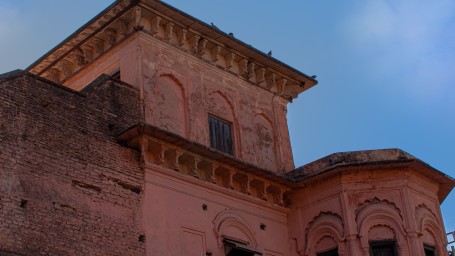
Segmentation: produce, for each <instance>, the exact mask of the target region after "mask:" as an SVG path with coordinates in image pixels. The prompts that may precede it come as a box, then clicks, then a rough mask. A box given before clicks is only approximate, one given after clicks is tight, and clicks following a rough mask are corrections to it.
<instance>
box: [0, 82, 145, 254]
mask: <svg viewBox="0 0 455 256" xmlns="http://www.w3.org/2000/svg"><path fill="white" fill-rule="evenodd" d="M138 95H139V94H138V91H137V90H136V89H134V88H131V87H129V86H127V85H124V84H118V83H114V82H112V81H110V80H109V79H107V80H106V79H99V80H98V81H95V82H94V83H93V84H91V85H89V86H88V87H87V88H86V89H85V90H84V91H83V92H81V93H78V92H75V91H71V90H69V89H67V88H64V87H62V86H60V85H57V84H54V83H52V82H49V81H46V80H43V79H41V78H37V77H35V76H34V75H31V74H26V73H19V74H17V73H16V74H10V75H2V77H1V78H0V102H1V104H0V120H1V122H0V126H1V127H0V141H1V143H0V220H1V221H0V255H145V246H144V243H143V242H141V241H140V239H139V238H140V236H141V235H142V231H141V225H140V222H141V218H140V214H139V212H140V207H141V196H140V195H141V191H142V190H143V183H142V172H141V169H140V165H139V154H138V152H136V151H134V150H131V149H129V148H126V147H123V146H121V145H119V144H118V143H117V142H116V141H115V136H114V135H115V134H117V133H119V132H121V131H123V130H125V129H126V128H128V127H129V126H131V125H132V124H134V123H136V122H138V120H140V118H141V111H140V108H139V101H138V98H139V96H138Z"/></svg>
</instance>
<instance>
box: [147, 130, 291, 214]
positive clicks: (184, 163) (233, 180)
mask: <svg viewBox="0 0 455 256" xmlns="http://www.w3.org/2000/svg"><path fill="white" fill-rule="evenodd" d="M141 150H142V151H143V152H142V155H143V161H144V164H147V165H150V164H153V165H159V166H161V167H164V168H167V169H169V171H172V172H178V173H180V174H182V175H188V176H192V177H195V178H197V179H199V180H202V181H205V182H209V183H212V184H215V185H217V186H220V187H224V188H226V189H229V190H234V191H237V192H240V193H243V194H245V195H249V196H252V197H255V198H258V199H261V200H263V201H266V202H269V203H272V204H277V205H280V206H284V205H285V203H284V197H285V193H286V192H288V191H289V188H287V187H285V186H283V185H280V184H278V183H275V182H271V181H268V180H266V179H264V178H262V177H259V176H257V175H254V174H251V173H247V172H244V171H241V170H238V169H236V168H233V167H231V166H229V165H225V164H222V163H220V162H218V161H216V160H214V159H209V158H206V157H203V156H201V155H198V154H197V153H194V152H192V151H188V150H185V149H182V148H179V147H178V146H176V145H173V144H168V143H166V142H163V141H161V140H159V139H156V138H152V137H148V136H147V137H142V147H141Z"/></svg>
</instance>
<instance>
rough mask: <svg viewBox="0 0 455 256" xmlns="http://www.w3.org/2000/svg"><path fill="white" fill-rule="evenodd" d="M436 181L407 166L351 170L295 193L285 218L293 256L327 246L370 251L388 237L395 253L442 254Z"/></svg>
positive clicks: (354, 251) (356, 252)
mask: <svg viewBox="0 0 455 256" xmlns="http://www.w3.org/2000/svg"><path fill="white" fill-rule="evenodd" d="M437 192H438V186H437V184H436V183H435V182H434V181H432V180H431V179H429V178H428V177H424V176H422V175H420V174H418V173H417V172H414V171H412V170H407V169H402V168H396V169H389V170H386V169H385V168H384V169H383V170H381V169H374V170H372V169H371V168H369V169H363V170H362V168H351V170H349V171H348V170H346V171H344V172H341V174H338V175H335V176H333V177H331V178H326V179H325V180H319V181H315V182H314V183H313V184H312V185H310V186H308V187H307V188H305V189H302V190H299V191H295V192H294V193H293V196H292V199H291V200H292V201H293V202H295V204H293V206H292V209H291V214H290V216H289V222H290V223H298V225H290V233H291V239H292V238H293V239H295V240H296V241H297V246H296V247H295V248H293V250H294V252H293V253H294V254H296V255H308V256H315V255H316V254H317V253H320V252H324V251H327V250H329V249H334V248H335V249H336V248H337V249H338V253H339V255H365V256H367V255H370V243H371V242H374V241H393V242H394V243H395V245H396V248H397V252H398V253H399V255H403V256H406V255H421V256H424V255H425V253H424V245H428V246H430V247H434V248H435V251H436V254H437V255H444V254H446V252H445V244H446V238H445V232H444V228H443V222H442V217H441V214H440V211H439V204H438V197H437Z"/></svg>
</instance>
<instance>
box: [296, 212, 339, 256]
mask: <svg viewBox="0 0 455 256" xmlns="http://www.w3.org/2000/svg"><path fill="white" fill-rule="evenodd" d="M344 240H345V238H344V228H343V221H342V218H341V217H340V216H339V215H338V214H335V213H331V212H321V213H320V214H319V215H318V216H316V217H314V218H313V220H312V221H311V222H310V223H308V227H307V229H306V230H305V251H304V254H303V255H305V256H315V255H316V254H317V253H318V252H323V251H327V250H330V249H333V248H338V254H339V255H345V249H346V248H345V243H344Z"/></svg>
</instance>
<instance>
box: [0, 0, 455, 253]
mask: <svg viewBox="0 0 455 256" xmlns="http://www.w3.org/2000/svg"><path fill="white" fill-rule="evenodd" d="M316 84H317V81H316V80H315V79H313V78H312V77H309V76H307V75H305V74H304V73H301V72H299V71H297V70H295V69H293V68H292V67H289V66H287V65H286V64H284V63H282V62H280V61H278V60H276V59H274V58H272V57H270V56H268V55H267V54H264V53H262V52H260V51H258V50H256V49H254V48H252V47H251V46H249V45H247V44H245V43H243V42H241V41H239V40H237V39H236V38H235V37H233V36H232V35H229V34H226V33H224V32H222V31H220V30H218V29H217V28H215V27H213V26H210V25H207V24H205V23H203V22H201V21H199V20H197V19H195V18H193V17H191V16H189V15H187V14H185V13H182V12H181V11H179V10H177V9H175V8H173V7H171V6H169V5H167V4H166V3H163V2H160V1H156V0H136V1H130V0H119V1H116V2H115V3H114V4H112V5H111V6H110V7H108V8H107V9H106V10H105V11H103V12H102V13H100V14H99V15H98V16H96V17H95V18H94V19H92V20H91V21H89V22H88V23H87V24H86V25H84V26H83V27H82V28H81V29H79V30H78V31H76V32H75V33H74V34H73V35H71V36H70V37H69V38H68V39H66V40H65V41H63V42H62V43H61V44H59V45H58V46H56V47H55V48H54V49H52V50H51V51H50V52H49V53H47V54H46V55H44V56H43V57H42V58H41V59H39V60H37V61H36V62H35V63H33V64H32V65H31V66H30V67H29V68H28V69H27V71H14V72H11V73H7V74H4V75H1V76H0V90H1V93H0V97H1V102H2V104H1V108H0V120H1V122H0V124H1V129H0V139H1V143H0V164H1V165H0V166H1V172H0V173H1V178H0V182H1V186H0V219H1V220H2V221H1V224H0V255H187V256H193V255H194V256H196V255H198V256H200V255H213V256H221V255H231V256H235V255H267V256H280V255H292V256H297V255H308V256H316V255H317V256H328V255H402V256H404V255H413V256H414V255H418V256H424V255H425V256H428V255H438V256H439V255H444V254H446V251H445V245H446V237H445V231H444V227H443V222H442V218H441V213H440V209H439V205H440V203H441V202H442V201H443V200H444V198H445V197H446V196H447V194H448V193H449V192H450V190H451V189H452V187H453V186H454V184H455V183H454V180H452V179H451V178H449V177H447V176H446V175H444V174H443V173H441V172H439V171H438V170H435V169H434V168H432V167H431V166H428V165H427V164H425V163H424V162H422V161H421V160H419V159H416V158H415V157H413V156H411V155H409V154H407V153H405V152H403V151H401V150H398V149H388V150H371V151H358V152H345V153H336V154H333V155H329V156H327V157H325V158H322V159H319V160H316V161H314V162H312V163H310V164H308V165H305V166H302V167H299V168H295V166H294V164H293V156H292V151H291V146H290V140H289V134H288V130H287V125H286V108H287V104H289V103H290V102H291V101H292V99H294V98H296V97H297V96H298V94H300V93H303V92H304V91H305V90H307V89H309V88H311V87H312V86H314V85H316Z"/></svg>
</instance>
